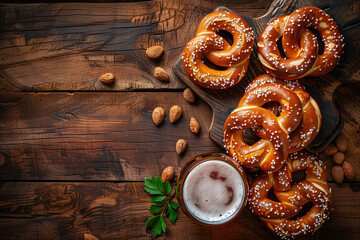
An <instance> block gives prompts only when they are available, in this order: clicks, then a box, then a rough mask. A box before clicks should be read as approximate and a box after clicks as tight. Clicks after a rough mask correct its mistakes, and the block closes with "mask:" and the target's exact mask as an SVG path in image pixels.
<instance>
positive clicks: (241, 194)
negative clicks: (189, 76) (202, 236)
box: [176, 153, 249, 226]
mask: <svg viewBox="0 0 360 240" xmlns="http://www.w3.org/2000/svg"><path fill="white" fill-rule="evenodd" d="M248 192H249V185H248V182H247V179H246V175H245V173H244V170H243V169H242V167H241V166H240V164H239V163H238V162H236V161H234V160H233V159H232V158H231V157H229V156H227V155H226V154H222V153H206V154H202V155H199V156H196V157H194V158H192V159H191V160H189V161H188V162H187V163H186V165H185V166H184V167H183V168H182V169H181V171H180V174H179V176H178V179H177V184H176V197H177V200H178V203H179V205H180V208H181V210H182V211H183V212H184V213H185V214H186V215H187V216H188V217H190V218H191V219H192V220H193V221H194V222H196V223H198V224H200V225H206V226H221V225H224V224H227V223H230V222H231V221H233V220H234V219H236V217H238V216H239V215H240V213H241V212H242V210H243V209H244V207H245V205H246V202H247V198H248Z"/></svg>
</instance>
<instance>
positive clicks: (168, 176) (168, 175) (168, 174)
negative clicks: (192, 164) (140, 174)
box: [161, 166, 175, 182]
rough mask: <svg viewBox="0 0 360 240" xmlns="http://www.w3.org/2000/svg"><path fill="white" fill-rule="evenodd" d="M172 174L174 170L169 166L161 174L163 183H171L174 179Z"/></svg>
mask: <svg viewBox="0 0 360 240" xmlns="http://www.w3.org/2000/svg"><path fill="white" fill-rule="evenodd" d="M174 174H175V170H174V168H173V167H171V166H169V167H167V168H165V169H164V170H163V172H162V174H161V180H163V182H167V181H171V180H172V179H173V178H174Z"/></svg>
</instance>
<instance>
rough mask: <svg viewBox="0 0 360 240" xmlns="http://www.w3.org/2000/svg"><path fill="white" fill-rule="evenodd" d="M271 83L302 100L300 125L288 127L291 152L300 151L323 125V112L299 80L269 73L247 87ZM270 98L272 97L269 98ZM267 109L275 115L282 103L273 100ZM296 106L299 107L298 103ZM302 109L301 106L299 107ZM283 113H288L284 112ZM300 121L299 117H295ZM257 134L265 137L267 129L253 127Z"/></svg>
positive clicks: (247, 89) (252, 87) (250, 88)
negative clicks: (280, 77)
mask: <svg viewBox="0 0 360 240" xmlns="http://www.w3.org/2000/svg"><path fill="white" fill-rule="evenodd" d="M271 83H278V84H281V85H283V86H285V87H286V88H288V89H290V90H291V91H293V92H294V93H296V95H297V96H298V97H299V99H300V101H301V111H302V118H301V120H300V122H299V125H298V126H297V128H296V129H295V130H293V129H291V128H288V132H289V142H290V149H289V153H293V152H297V151H300V150H301V149H303V148H305V147H307V146H308V145H309V144H310V143H311V142H312V140H314V138H315V137H316V135H317V134H318V132H319V130H320V127H321V112H320V108H319V106H318V104H317V103H316V101H315V100H314V99H313V98H312V97H311V96H310V95H309V94H308V93H307V92H306V91H305V87H304V85H302V84H301V83H300V82H299V81H298V80H296V81H287V80H280V79H276V78H274V77H272V76H270V75H269V74H264V75H261V76H259V77H257V78H255V79H254V80H253V81H252V82H251V83H250V84H249V85H248V86H247V88H246V89H245V91H246V92H249V91H251V90H252V89H254V88H256V87H258V86H263V85H266V84H271ZM269 100H270V99H269ZM280 101H281V100H280ZM266 106H267V107H266V108H267V109H268V110H270V111H271V112H273V113H274V114H275V115H276V114H277V113H279V112H281V109H282V105H281V104H279V103H277V102H275V101H273V102H268V104H267V105H266ZM294 107H299V106H298V105H297V103H296V105H294ZM298 110H299V111H300V108H298ZM282 114H286V112H283V113H282ZM295 121H298V119H295ZM253 130H254V132H255V133H256V135H258V136H259V137H260V138H265V137H266V135H265V131H264V129H262V128H260V127H254V128H253Z"/></svg>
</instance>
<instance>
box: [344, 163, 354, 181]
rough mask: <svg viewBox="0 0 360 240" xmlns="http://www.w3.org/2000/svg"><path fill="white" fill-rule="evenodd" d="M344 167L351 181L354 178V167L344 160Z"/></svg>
mask: <svg viewBox="0 0 360 240" xmlns="http://www.w3.org/2000/svg"><path fill="white" fill-rule="evenodd" d="M342 169H343V171H344V175H345V177H346V179H347V180H349V182H352V181H353V180H354V168H353V166H352V165H351V163H349V162H348V161H344V162H343V164H342Z"/></svg>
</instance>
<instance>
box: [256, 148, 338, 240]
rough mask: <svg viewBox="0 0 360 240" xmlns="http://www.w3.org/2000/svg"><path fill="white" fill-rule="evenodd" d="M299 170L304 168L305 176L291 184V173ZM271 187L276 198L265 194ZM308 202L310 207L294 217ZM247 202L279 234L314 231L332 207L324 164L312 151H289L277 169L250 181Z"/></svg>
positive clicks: (327, 215)
mask: <svg viewBox="0 0 360 240" xmlns="http://www.w3.org/2000/svg"><path fill="white" fill-rule="evenodd" d="M302 170H305V171H306V175H305V180H303V181H300V182H297V183H295V184H293V185H292V184H291V181H292V173H293V172H297V171H302ZM271 188H273V191H274V194H275V196H276V197H277V199H278V200H279V202H276V201H273V200H271V199H269V198H268V197H267V196H268V193H269V191H270V189H271ZM308 202H312V203H313V205H312V207H311V209H310V210H309V211H308V212H307V213H306V214H305V215H304V216H300V217H296V215H297V214H298V213H299V212H300V210H301V209H302V207H303V206H304V205H305V204H307V203H308ZM249 205H250V209H251V210H252V212H253V213H254V214H255V215H257V216H259V217H260V219H261V220H262V221H263V222H264V223H265V225H266V227H267V228H268V229H269V230H270V231H272V232H274V233H275V234H277V235H278V236H280V237H282V238H297V237H302V236H305V235H307V234H312V233H314V232H316V231H317V230H318V229H319V228H320V227H321V226H322V224H323V223H324V222H325V221H326V219H328V217H329V214H330V212H331V210H332V197H331V190H330V188H329V186H328V185H327V183H326V168H325V165H324V164H323V162H322V161H321V160H320V159H319V158H318V157H317V156H316V155H315V154H312V153H309V152H306V151H300V152H296V153H293V154H290V155H289V159H288V161H287V163H286V164H285V165H284V166H283V167H282V168H281V169H280V170H279V171H278V172H276V173H263V174H261V175H260V176H259V177H257V178H256V179H255V180H254V181H253V183H252V184H251V187H250V195H249Z"/></svg>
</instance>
